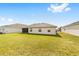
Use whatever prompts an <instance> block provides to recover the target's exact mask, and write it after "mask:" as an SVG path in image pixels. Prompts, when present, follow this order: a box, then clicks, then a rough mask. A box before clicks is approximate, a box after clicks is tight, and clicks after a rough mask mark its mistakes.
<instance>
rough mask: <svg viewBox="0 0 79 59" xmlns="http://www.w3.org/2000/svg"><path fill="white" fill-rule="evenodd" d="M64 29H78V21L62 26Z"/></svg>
mask: <svg viewBox="0 0 79 59" xmlns="http://www.w3.org/2000/svg"><path fill="white" fill-rule="evenodd" d="M63 28H66V29H79V21H77V22H74V23H71V24H69V25H66V26H64V27H63Z"/></svg>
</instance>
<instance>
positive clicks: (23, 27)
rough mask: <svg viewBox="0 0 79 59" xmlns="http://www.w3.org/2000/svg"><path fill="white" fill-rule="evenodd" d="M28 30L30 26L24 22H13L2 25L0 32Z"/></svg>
mask: <svg viewBox="0 0 79 59" xmlns="http://www.w3.org/2000/svg"><path fill="white" fill-rule="evenodd" d="M22 32H28V26H27V25H24V24H18V23H16V24H11V25H4V26H0V33H22Z"/></svg>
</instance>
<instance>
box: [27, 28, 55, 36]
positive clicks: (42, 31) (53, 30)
mask: <svg viewBox="0 0 79 59" xmlns="http://www.w3.org/2000/svg"><path fill="white" fill-rule="evenodd" d="M31 29H32V32H31V31H30V30H31ZM39 29H41V32H39ZM48 30H50V32H48ZM28 32H29V33H35V34H54V35H55V34H56V28H29V29H28Z"/></svg>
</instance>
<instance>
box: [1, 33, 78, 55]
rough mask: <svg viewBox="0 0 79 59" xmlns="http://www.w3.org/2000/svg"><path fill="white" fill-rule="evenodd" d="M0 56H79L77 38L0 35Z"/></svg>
mask: <svg viewBox="0 0 79 59" xmlns="http://www.w3.org/2000/svg"><path fill="white" fill-rule="evenodd" d="M0 55H1V56H79V37H78V36H73V35H70V34H66V33H58V35H56V36H55V35H53V36H48V35H35V34H21V33H16V34H0Z"/></svg>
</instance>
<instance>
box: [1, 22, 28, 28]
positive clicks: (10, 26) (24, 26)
mask: <svg viewBox="0 0 79 59" xmlns="http://www.w3.org/2000/svg"><path fill="white" fill-rule="evenodd" d="M0 27H9V28H27V27H28V26H27V25H25V24H19V23H16V24H11V25H4V26H0Z"/></svg>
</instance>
